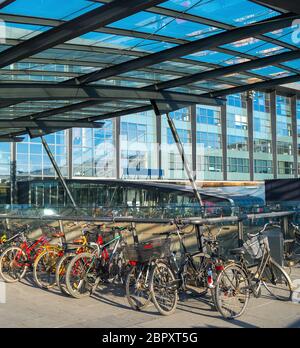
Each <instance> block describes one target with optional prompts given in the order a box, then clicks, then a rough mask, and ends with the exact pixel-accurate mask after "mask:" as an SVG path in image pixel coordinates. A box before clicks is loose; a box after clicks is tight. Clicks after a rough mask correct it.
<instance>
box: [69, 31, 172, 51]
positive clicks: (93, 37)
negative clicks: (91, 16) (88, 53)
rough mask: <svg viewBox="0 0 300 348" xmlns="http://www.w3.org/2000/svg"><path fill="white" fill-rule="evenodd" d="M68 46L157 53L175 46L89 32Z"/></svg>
mask: <svg viewBox="0 0 300 348" xmlns="http://www.w3.org/2000/svg"><path fill="white" fill-rule="evenodd" d="M67 43H70V44H79V45H87V46H99V47H105V48H107V47H111V48H117V49H130V50H133V49H134V50H138V49H139V50H143V51H146V52H149V51H150V52H157V51H161V50H165V49H168V48H171V47H174V46H176V45H174V44H171V43H168V42H161V41H156V40H146V39H142V40H141V39H137V38H134V37H130V36H120V35H111V34H104V33H98V32H91V33H88V34H85V35H82V36H81V37H79V38H75V39H73V40H70V41H68V42H67Z"/></svg>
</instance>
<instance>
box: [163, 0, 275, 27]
mask: <svg viewBox="0 0 300 348" xmlns="http://www.w3.org/2000/svg"><path fill="white" fill-rule="evenodd" d="M160 6H161V7H166V8H169V9H172V10H177V11H181V12H186V13H190V14H193V15H196V16H201V17H205V18H209V19H212V20H216V21H220V22H226V23H228V24H231V25H236V26H243V25H245V24H249V23H253V22H257V21H262V20H265V19H268V18H271V17H274V16H276V15H278V14H279V13H278V12H276V11H273V10H271V9H269V8H267V7H264V6H261V5H258V4H255V3H253V2H251V1H247V0H230V1H228V0H226V1H225V0H213V1H212V0H203V1H199V0H170V1H166V2H164V3H162V4H160Z"/></svg>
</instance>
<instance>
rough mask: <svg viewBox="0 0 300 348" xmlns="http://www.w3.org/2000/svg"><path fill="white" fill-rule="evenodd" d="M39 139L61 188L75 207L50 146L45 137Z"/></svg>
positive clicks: (75, 205) (75, 206)
mask: <svg viewBox="0 0 300 348" xmlns="http://www.w3.org/2000/svg"><path fill="white" fill-rule="evenodd" d="M41 140H42V144H43V146H44V149H45V151H46V153H47V155H48V157H49V159H50V161H51V163H52V165H53V168H54V170H55V172H56V174H57V176H58V178H59V181H60V182H61V184H62V185H63V188H64V189H65V191H66V193H67V195H68V197H69V199H70V201H71V202H72V204H73V206H74V208H77V204H76V202H75V200H74V198H73V196H72V193H71V191H70V190H69V188H68V185H67V183H66V181H65V179H64V177H63V175H62V173H61V171H60V169H59V167H58V165H57V163H56V161H55V158H54V156H53V154H52V152H51V150H50V147H49V145H48V143H47V141H46V139H45V138H44V137H43V136H42V137H41Z"/></svg>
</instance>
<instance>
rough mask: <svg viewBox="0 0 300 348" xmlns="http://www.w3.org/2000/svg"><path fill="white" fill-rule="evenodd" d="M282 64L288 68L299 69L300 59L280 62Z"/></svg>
mask: <svg viewBox="0 0 300 348" xmlns="http://www.w3.org/2000/svg"><path fill="white" fill-rule="evenodd" d="M282 65H286V66H287V67H289V68H293V69H298V70H300V59H295V60H291V61H290V62H285V63H282Z"/></svg>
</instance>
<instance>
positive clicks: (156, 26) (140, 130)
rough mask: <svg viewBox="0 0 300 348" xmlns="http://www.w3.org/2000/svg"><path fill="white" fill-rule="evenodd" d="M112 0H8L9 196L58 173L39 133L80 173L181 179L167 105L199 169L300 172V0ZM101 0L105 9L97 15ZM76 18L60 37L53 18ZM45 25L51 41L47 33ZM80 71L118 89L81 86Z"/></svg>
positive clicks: (229, 177) (212, 176)
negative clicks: (121, 1)
mask: <svg viewBox="0 0 300 348" xmlns="http://www.w3.org/2000/svg"><path fill="white" fill-rule="evenodd" d="M114 2H117V1H110V0H106V1H98V0H94V1H89V0H72V1H68V4H67V5H64V4H62V3H61V1H58V0H51V1H47V2H44V1H39V0H15V1H11V0H9V1H7V0H6V1H5V0H4V1H2V2H1V3H0V18H1V19H2V21H3V25H2V27H3V28H2V29H3V30H2V34H1V35H2V36H3V39H2V40H1V45H0V48H1V50H0V65H1V73H0V79H1V81H0V88H1V85H2V89H1V93H2V91H4V90H5V93H4V95H2V97H1V108H0V127H1V129H0V141H1V142H0V177H1V195H0V196H1V198H0V200H1V203H2V204H3V203H9V202H14V201H15V203H18V202H17V201H18V199H16V200H15V196H17V195H16V193H15V192H13V191H16V190H17V189H18V186H20V185H25V186H26V185H27V184H28V183H32V185H35V187H37V186H38V184H37V183H40V182H43V180H44V183H45V185H46V182H51V180H52V181H53V179H55V178H57V173H56V171H55V168H54V167H53V165H52V163H51V160H50V158H49V157H48V155H47V153H46V151H45V148H44V146H43V144H42V140H41V139H40V138H39V136H40V135H43V136H44V139H45V140H46V141H47V143H48V145H49V147H50V150H51V152H52V153H53V155H54V157H55V160H56V163H57V165H58V167H59V169H60V171H61V173H62V175H63V177H64V178H65V179H66V180H69V181H70V182H74V183H76V182H77V183H81V185H84V180H86V181H89V182H90V183H92V182H98V183H99V182H100V181H101V180H103V182H104V184H105V182H106V183H107V182H111V183H112V181H113V180H116V182H120V180H128V181H136V180H138V181H147V182H148V181H153V182H160V183H169V184H172V183H178V182H181V183H183V182H184V181H185V180H187V179H188V177H187V173H186V171H185V168H184V165H183V162H182V158H181V156H180V154H179V153H178V149H177V146H176V144H175V141H174V137H173V134H172V131H171V129H170V127H169V123H168V121H167V116H166V114H167V113H168V114H169V115H170V116H171V118H172V120H173V122H174V124H175V127H176V130H177V132H178V135H179V137H180V140H181V142H182V144H183V147H184V150H185V155H186V159H187V161H188V162H189V164H190V168H191V170H192V173H193V177H194V178H195V179H196V181H198V182H199V183H200V182H201V183H202V182H203V181H204V182H216V186H217V183H219V182H224V181H229V182H242V183H244V182H249V184H251V183H253V182H255V183H257V182H263V181H264V180H268V179H291V178H298V177H299V176H300V150H299V149H300V93H299V92H300V91H299V87H300V84H299V78H300V75H299V72H300V50H299V42H300V38H298V34H297V33H298V31H299V20H300V11H299V8H298V7H297V4H296V5H293V4H292V3H291V2H289V1H272V0H266V1H250V0H231V1H226V2H225V1H223V0H214V1H212V2H205V3H204V4H202V3H201V2H199V1H196V0H189V1H183V0H170V1H148V2H146V1H144V2H143V1H140V2H139V1H134V3H132V8H131V9H128V8H125V7H124V9H123V11H121V12H122V13H121V14H120V13H118V14H115V13H113V11H115V9H114V5H113V3H114ZM135 2H137V3H139V4H137V6H136V8H135ZM142 3H143V4H142ZM146 3H148V4H146ZM109 6H110V7H109ZM101 8H102V9H104V10H105V11H107V13H108V17H107V18H106V19H105V20H103V24H101V22H99V23H98V24H99V25H98V27H97V25H94V27H92V18H93V16H95V17H96V12H97V10H99V9H101ZM84 16H85V17H84ZM109 16H111V17H109ZM114 16H115V17H114ZM76 18H81V19H83V20H87V19H90V25H91V27H90V29H87V30H86V31H85V32H84V30H82V29H79V27H80V25H78V27H76V25H75V23H76V22H74V19H76ZM110 18H111V19H110ZM81 19H80V20H81ZM72 21H73V23H72ZM66 23H69V24H70V25H74V27H72V32H73V33H74V35H73V37H72V38H71V37H69V36H68V35H67V34H65V36H62V38H61V39H58V38H55V37H54V34H53V33H52V32H51V31H53V28H61V29H62V32H63V29H64V28H63V25H65V24H66ZM78 23H79V22H78ZM82 23H83V22H82ZM79 24H80V23H79ZM245 28H246V29H245ZM245 30H248V32H247V31H245ZM43 35H44V41H43V42H46V41H47V40H48V39H49V38H50V40H49V43H47V44H44V45H41V46H37V45H36V43H38V42H39V41H38V40H39V38H40V37H41V38H42V37H43ZM52 39H53V44H52V41H51V40H52ZM34 40H36V41H34ZM197 45H198V46H197ZM185 47H186V49H185ZM18 49H19V51H18ZM180 50H182V52H180ZM160 54H161V56H163V55H164V58H160V56H159V55H160ZM146 58H147V59H148V61H146ZM150 58H151V59H150ZM127 62H130V64H131V63H132V64H131V65H130V64H128V65H127V66H126V63H127ZM135 62H136V65H135ZM97 74H98V75H97ZM101 74H102V75H101ZM97 76H98V77H97ZM70 81H71V82H70ZM67 84H72V87H73V89H72V88H70V90H71V92H68V93H69V95H68V93H67V92H65V91H63V86H66V85H67ZM82 84H83V85H84V84H85V85H88V86H89V88H90V90H92V89H93V88H94V89H95V90H97V91H96V92H97V93H103V95H104V94H105V93H106V92H107V94H108V95H109V96H110V97H111V98H106V99H105V98H104V97H103V96H100V97H99V94H98V95H97V98H98V100H96V102H95V100H94V99H93V98H92V97H91V96H90V95H87V96H86V97H82V95H79V94H80V93H84V88H82V87H81V89H82V90H80V91H79V92H78V93H76V91H77V90H76V85H78V86H82ZM70 86H71V85H70ZM58 87H59V88H58ZM14 88H15V89H14ZM38 88H40V93H39V90H38ZM55 88H57V89H59V92H57V94H56V95H55V96H51V98H50V97H49V94H51V93H50V92H49V91H50V90H51V91H52V90H53V89H55ZM151 88H154V90H156V91H162V92H160V95H159V98H161V99H157V100H154V102H155V103H157V106H158V109H159V111H160V115H157V112H156V111H157V110H156V111H155V108H154V109H153V100H152V99H153V97H152V96H151V95H150V94H151V93H150V92H149V97H148V95H147V97H141V96H140V95H139V91H142V90H143V91H147V90H148V91H151ZM61 90H62V92H60V91H61ZM18 91H19V93H21V94H22V91H24V93H25V95H24V96H22V95H19V94H18ZM20 91H21V92H20ZM68 91H69V90H68ZM94 92H95V91H93V93H94ZM129 92H130V93H131V94H127V93H129ZM1 93H0V94H1ZM59 93H61V95H59ZM118 93H119V94H118ZM134 93H135V94H134ZM172 93H173V94H172ZM107 94H105V95H106V97H107ZM145 94H146V92H145ZM168 94H171V95H172V96H169V95H168ZM45 95H47V97H45ZM133 95H134V96H133ZM127 96H128V98H127ZM176 96H177V97H178V98H179V99H178V100H176V98H175V97H176ZM198 97H199V98H198ZM5 98H6V99H5ZM101 98H102V100H100V99H101ZM147 98H148V100H147ZM162 98H164V99H162ZM174 98H175V99H174ZM103 99H104V100H103ZM154 99H155V98H154ZM36 120H37V121H36ZM7 121H9V122H8V123H7ZM92 121H95V122H92ZM97 121H101V123H102V125H101V127H100V126H95V123H96V122H97ZM26 122H27V123H26ZM33 122H36V123H35V124H34V128H33V127H32V123H33ZM43 122H44V123H43ZM47 122H48V123H47ZM51 122H52V123H51ZM55 122H56V124H57V125H56V124H55ZM60 122H65V124H66V126H65V127H60V126H59V124H60ZM84 122H86V123H87V122H90V123H91V127H89V126H88V125H86V124H85V125H83V123H84ZM50 123H51V126H49V124H50ZM92 123H93V124H92ZM45 124H47V125H48V126H47V130H45V126H43V125H45ZM77 125H78V126H77ZM82 125H83V126H84V127H82ZM42 126H43V127H42ZM39 128H41V129H39ZM20 138H21V139H20ZM26 183H27V184H26ZM34 183H35V184H34ZM30 185H31V184H30ZM30 185H29V186H30ZM28 192H29V191H28ZM28 192H27V193H28ZM21 196H22V197H23V198H24V195H23V192H22V195H21ZM25 196H26V195H25ZM23 198H20V199H21V201H24V199H23ZM32 202H33V201H32V200H29V201H28V203H32Z"/></svg>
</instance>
